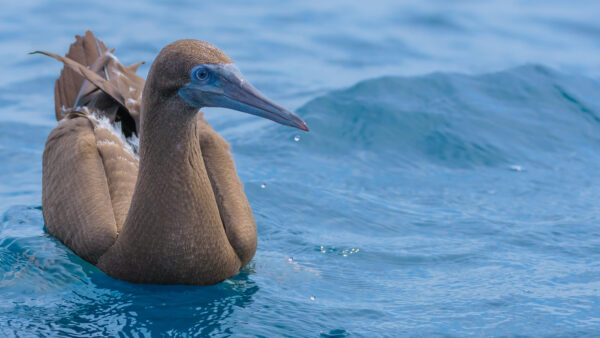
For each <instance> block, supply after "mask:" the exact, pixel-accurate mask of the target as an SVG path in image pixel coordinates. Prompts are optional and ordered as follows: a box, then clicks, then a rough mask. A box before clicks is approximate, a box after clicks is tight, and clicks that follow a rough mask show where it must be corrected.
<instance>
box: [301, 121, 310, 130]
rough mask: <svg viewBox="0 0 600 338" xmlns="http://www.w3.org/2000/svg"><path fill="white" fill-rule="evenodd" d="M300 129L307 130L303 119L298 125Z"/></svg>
mask: <svg viewBox="0 0 600 338" xmlns="http://www.w3.org/2000/svg"><path fill="white" fill-rule="evenodd" d="M300 129H302V130H304V131H305V132H308V131H309V130H308V126H307V125H306V123H304V121H303V122H302V124H301V125H300Z"/></svg>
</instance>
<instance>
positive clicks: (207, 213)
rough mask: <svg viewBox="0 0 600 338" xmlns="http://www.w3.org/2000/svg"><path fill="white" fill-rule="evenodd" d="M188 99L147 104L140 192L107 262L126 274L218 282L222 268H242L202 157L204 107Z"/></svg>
mask: <svg viewBox="0 0 600 338" xmlns="http://www.w3.org/2000/svg"><path fill="white" fill-rule="evenodd" d="M181 101H182V102H177V101H175V102H173V101H169V100H165V101H162V102H161V103H158V102H156V104H154V105H151V106H149V108H148V109H144V106H143V107H142V115H141V129H140V148H139V154H140V166H139V168H140V169H139V174H138V178H137V182H136V187H135V191H134V194H133V198H132V201H131V206H130V209H129V213H128V215H127V219H126V221H125V224H124V225H123V229H122V231H121V233H120V234H119V236H118V237H117V240H116V242H115V245H113V247H111V248H110V249H109V251H108V252H107V254H106V255H105V256H103V257H102V258H103V260H102V261H101V266H102V268H103V269H106V270H105V271H107V270H109V271H111V273H112V274H113V275H116V276H118V278H121V279H126V280H136V281H139V282H144V281H146V280H148V281H153V282H157V281H158V282H160V283H191V284H193V283H198V282H202V283H203V284H210V283H216V282H218V281H220V280H222V279H223V278H225V277H223V276H219V275H217V274H215V272H214V271H227V273H228V274H229V275H232V274H233V273H235V271H237V269H239V267H240V263H239V259H238V258H237V256H236V254H235V252H234V251H233V249H232V247H231V245H230V244H229V242H228V240H227V235H226V233H225V229H224V227H223V223H222V220H221V217H220V214H219V208H218V205H217V202H216V199H215V194H214V192H213V189H212V186H211V182H210V178H209V177H208V174H207V171H206V167H205V164H204V160H203V157H202V149H201V147H200V142H199V133H200V130H199V128H198V123H197V122H198V114H197V111H196V109H195V108H192V107H190V106H189V105H187V104H186V103H185V102H183V100H181ZM210 278H215V280H212V279H210ZM219 278H220V279H219Z"/></svg>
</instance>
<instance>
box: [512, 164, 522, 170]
mask: <svg viewBox="0 0 600 338" xmlns="http://www.w3.org/2000/svg"><path fill="white" fill-rule="evenodd" d="M510 169H511V170H514V171H523V167H522V166H520V165H518V164H515V165H511V166H510Z"/></svg>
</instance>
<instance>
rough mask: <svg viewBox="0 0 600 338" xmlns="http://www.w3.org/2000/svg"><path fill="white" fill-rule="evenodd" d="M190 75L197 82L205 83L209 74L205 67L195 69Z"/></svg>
mask: <svg viewBox="0 0 600 338" xmlns="http://www.w3.org/2000/svg"><path fill="white" fill-rule="evenodd" d="M192 75H193V76H194V77H195V78H196V80H198V81H206V80H207V79H208V76H209V73H208V69H206V68H205V67H196V68H194V70H192Z"/></svg>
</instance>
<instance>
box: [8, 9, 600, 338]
mask: <svg viewBox="0 0 600 338" xmlns="http://www.w3.org/2000/svg"><path fill="white" fill-rule="evenodd" d="M599 13H600V6H599V5H598V4H597V3H596V2H592V1H570V2H568V3H567V2H560V1H546V2H544V5H543V6H541V5H540V4H539V3H538V2H528V1H491V2H486V3H485V4H483V3H480V2H478V1H459V2H453V3H452V4H449V3H446V2H442V1H427V2H422V1H407V2H403V3H397V2H395V1H389V2H386V1H375V2H373V3H369V4H366V2H365V3H359V2H355V3H351V4H349V3H347V2H345V1H334V2H326V3H324V2H317V3H313V4H307V3H305V2H288V3H286V5H285V6H282V5H281V3H280V2H276V1H261V2H259V3H256V2H253V3H246V2H241V1H240V2H228V3H227V4H217V3H214V2H211V3H205V4H202V3H200V4H198V3H196V2H192V1H189V2H188V1H175V2H169V3H168V4H161V3H159V2H149V3H141V2H140V3H138V2H128V3H127V4H119V5H117V4H116V3H101V2H97V3H90V4H86V5H82V4H80V3H79V2H75V1H62V2H52V3H48V4H45V5H40V4H36V3H34V2H29V1H19V2H18V3H16V4H10V5H8V4H5V5H3V10H2V11H0V18H1V20H0V46H1V47H2V48H0V71H1V72H2V75H3V76H2V77H0V163H2V165H1V166H0V214H1V215H2V222H1V224H0V297H1V298H2V301H1V302H0V333H1V334H2V335H3V336H13V335H25V336H30V335H39V334H42V335H61V336H90V335H100V336H113V335H118V334H122V335H132V336H139V335H142V336H150V335H152V336H180V335H184V334H188V335H197V334H200V335H202V334H212V335H217V336H226V335H230V334H236V335H239V334H246V335H262V336H279V335H290V336H318V335H322V336H346V335H355V336H372V335H373V334H376V335H388V336H394V335H426V336H431V335H460V336H462V335H467V334H471V335H494V336H498V335H525V336H541V335H562V336H575V335H594V334H596V332H598V330H599V329H600V291H599V290H600V274H599V272H600V263H598V262H600V232H598V221H599V219H600V208H599V207H598V204H597V201H598V200H600V189H598V175H599V174H598V173H600V151H599V150H600V132H599V130H600V101H599V100H598V97H600V96H599V94H598V93H600V81H599V80H598V79H599V76H600V66H599V63H598V62H597V60H598V56H599V55H600V44H599V43H598V41H600V40H599V37H600V23H599V22H598V21H597V17H598V14H599ZM86 29H92V30H94V31H95V32H96V34H97V35H98V37H100V38H101V39H103V40H104V41H105V42H106V44H107V46H109V47H116V48H117V52H116V54H117V55H118V56H119V57H120V59H121V60H122V61H123V62H125V63H130V62H135V61H138V60H146V61H148V62H151V61H152V59H153V57H154V56H155V55H156V53H157V52H158V51H159V50H160V48H161V47H162V46H164V45H165V44H166V43H168V42H170V41H172V40H175V39H178V38H184V37H194V38H199V39H204V40H208V41H211V42H213V43H215V44H217V45H218V46H220V47H221V48H223V49H224V50H225V51H226V52H227V53H228V54H229V55H230V56H231V57H232V58H233V59H234V60H235V61H236V63H237V64H238V66H239V68H240V69H241V70H242V72H244V73H245V74H246V75H247V77H248V78H249V80H250V81H251V82H253V83H254V84H255V86H256V87H258V88H259V89H261V90H262V91H264V92H265V93H266V94H267V95H268V96H270V97H271V98H273V99H275V100H276V101H278V102H279V103H281V104H282V105H284V106H288V107H291V108H293V109H295V110H296V112H297V113H298V114H299V115H300V116H302V117H303V118H304V119H305V120H306V122H307V123H308V125H309V126H310V128H311V132H310V133H308V134H306V133H302V132H300V131H296V130H293V129H291V128H286V127H283V126H280V125H276V124H273V123H272V122H269V121H263V120H259V119H258V118H256V117H252V116H248V115H244V114H241V113H237V112H231V111H227V110H218V109H213V110H207V114H206V116H207V118H208V120H209V121H210V122H211V123H212V125H213V126H214V127H215V129H216V130H217V131H219V132H220V133H221V134H222V135H223V136H224V137H225V138H226V139H227V140H228V141H229V142H230V143H231V145H232V152H233V155H234V158H235V161H236V165H237V169H238V173H239V175H240V178H241V179H242V181H243V182H244V186H245V191H246V194H247V196H248V199H249V201H250V203H251V205H252V208H253V210H254V215H255V218H256V221H257V225H258V238H259V242H258V251H257V253H256V256H255V258H254V260H253V261H252V262H251V263H250V265H249V266H248V267H246V268H245V269H244V270H243V271H242V272H241V273H240V274H239V275H238V276H236V277H234V278H231V279H229V280H227V281H225V282H223V283H221V284H218V285H215V286H210V287H189V286H154V285H135V284H130V283H126V282H121V281H117V280H114V279H112V278H110V277H107V276H106V275H104V274H103V273H102V272H101V271H99V270H98V269H96V268H95V267H94V266H91V265H90V264H88V263H86V262H84V261H83V260H81V259H80V258H78V257H77V256H75V255H74V254H73V253H72V252H70V251H69V250H68V249H67V248H66V247H64V246H63V245H62V244H60V242H58V241H57V240H56V239H54V238H52V237H51V236H49V235H48V234H47V233H46V232H45V231H44V223H43V218H42V211H41V154H42V151H43V146H44V142H45V139H46V137H47V135H48V133H49V132H50V130H51V129H52V128H53V126H54V125H55V121H54V120H53V119H54V114H53V93H52V91H53V82H54V79H55V78H56V76H57V74H58V72H59V70H60V65H58V64H57V63H56V62H55V61H54V60H51V59H47V58H44V57H42V56H28V55H26V52H28V51H31V50H35V49H46V50H50V51H54V52H59V53H63V52H64V51H66V49H67V46H68V45H69V44H70V43H71V42H72V40H73V35H74V34H81V33H83V32H84V31H85V30H86ZM148 67H149V65H145V66H143V68H142V69H141V73H142V74H144V75H145V73H146V72H147V71H148Z"/></svg>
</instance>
